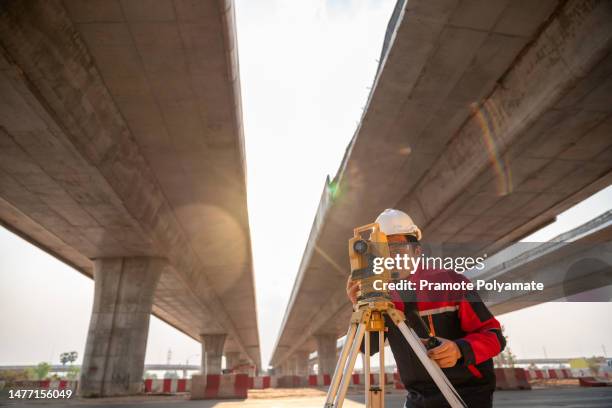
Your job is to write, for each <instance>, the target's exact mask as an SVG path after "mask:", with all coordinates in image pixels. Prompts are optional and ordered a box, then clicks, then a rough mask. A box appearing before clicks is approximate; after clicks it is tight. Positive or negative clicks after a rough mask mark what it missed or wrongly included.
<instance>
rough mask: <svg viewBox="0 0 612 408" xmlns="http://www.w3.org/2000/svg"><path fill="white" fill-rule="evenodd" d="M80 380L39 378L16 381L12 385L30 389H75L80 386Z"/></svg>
mask: <svg viewBox="0 0 612 408" xmlns="http://www.w3.org/2000/svg"><path fill="white" fill-rule="evenodd" d="M78 383H79V382H78V381H70V380H38V381H15V382H13V383H12V385H11V387H12V388H15V389H29V390H73V391H75V390H76V389H77V386H78Z"/></svg>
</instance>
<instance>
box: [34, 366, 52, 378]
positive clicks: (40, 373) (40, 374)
mask: <svg viewBox="0 0 612 408" xmlns="http://www.w3.org/2000/svg"><path fill="white" fill-rule="evenodd" d="M49 370H51V365H50V364H49V363H45V362H42V363H38V365H37V366H36V368H34V375H35V376H36V379H37V380H44V379H45V378H47V375H48V374H49Z"/></svg>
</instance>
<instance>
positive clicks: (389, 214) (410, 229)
mask: <svg viewBox="0 0 612 408" xmlns="http://www.w3.org/2000/svg"><path fill="white" fill-rule="evenodd" d="M376 222H377V223H378V225H380V230H381V231H382V232H384V233H385V234H386V235H398V234H403V235H412V236H414V237H416V239H418V240H419V241H420V240H421V237H422V234H421V230H420V229H419V227H417V226H416V225H415V224H414V221H412V218H410V216H409V215H408V214H406V213H405V212H403V211H400V210H395V209H393V208H387V209H386V210H385V211H383V212H381V213H380V215H379V216H378V217H377V218H376Z"/></svg>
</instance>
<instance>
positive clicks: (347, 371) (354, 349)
mask: <svg viewBox="0 0 612 408" xmlns="http://www.w3.org/2000/svg"><path fill="white" fill-rule="evenodd" d="M365 330H366V326H365V324H364V323H360V324H359V326H357V333H355V338H354V339H353V344H352V346H351V351H350V353H349V358H348V360H347V362H346V366H345V367H344V372H343V373H342V380H341V381H340V389H339V390H338V398H337V400H336V402H335V404H334V407H336V408H342V404H344V399H345V398H346V391H347V390H348V386H349V383H350V382H351V374H352V373H353V368H355V362H356V361H357V356H358V355H359V347H360V346H361V342H362V340H363V336H364V334H365Z"/></svg>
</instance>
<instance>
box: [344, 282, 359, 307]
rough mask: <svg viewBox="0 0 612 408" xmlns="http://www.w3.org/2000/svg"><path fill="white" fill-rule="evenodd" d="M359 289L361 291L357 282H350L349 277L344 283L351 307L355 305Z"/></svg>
mask: <svg viewBox="0 0 612 408" xmlns="http://www.w3.org/2000/svg"><path fill="white" fill-rule="evenodd" d="M359 289H361V285H360V283H359V281H352V280H351V277H350V276H349V278H348V280H347V281H346V295H347V296H348V298H349V299H350V301H351V303H352V304H353V305H355V304H357V292H358V291H359Z"/></svg>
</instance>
